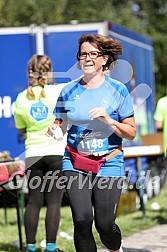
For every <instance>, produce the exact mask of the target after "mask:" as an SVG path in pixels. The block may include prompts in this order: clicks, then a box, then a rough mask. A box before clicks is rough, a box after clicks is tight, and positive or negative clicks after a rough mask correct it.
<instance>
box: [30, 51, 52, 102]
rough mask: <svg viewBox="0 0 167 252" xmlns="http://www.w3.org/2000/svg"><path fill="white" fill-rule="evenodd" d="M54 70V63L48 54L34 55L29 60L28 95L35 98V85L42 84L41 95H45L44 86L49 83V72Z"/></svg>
mask: <svg viewBox="0 0 167 252" xmlns="http://www.w3.org/2000/svg"><path fill="white" fill-rule="evenodd" d="M51 71H52V63H51V60H50V58H49V57H48V56H47V55H33V56H32V57H31V59H30V60H29V62H28V82H29V87H28V88H27V96H28V98H30V99H34V98H35V95H34V92H33V87H35V86H41V87H42V91H41V94H40V97H45V92H44V86H45V85H46V84H47V83H48V73H49V72H51ZM52 81H53V80H52Z"/></svg>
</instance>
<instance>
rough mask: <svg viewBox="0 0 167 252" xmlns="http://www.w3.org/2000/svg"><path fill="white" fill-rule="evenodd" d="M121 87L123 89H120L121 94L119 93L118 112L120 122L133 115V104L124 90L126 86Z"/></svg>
mask: <svg viewBox="0 0 167 252" xmlns="http://www.w3.org/2000/svg"><path fill="white" fill-rule="evenodd" d="M123 87H124V88H122V90H121V93H120V94H121V96H120V107H119V111H118V113H119V116H120V119H121V120H123V119H125V118H127V117H130V116H133V115H134V109H133V104H132V101H131V97H130V94H129V91H128V89H127V88H126V86H123Z"/></svg>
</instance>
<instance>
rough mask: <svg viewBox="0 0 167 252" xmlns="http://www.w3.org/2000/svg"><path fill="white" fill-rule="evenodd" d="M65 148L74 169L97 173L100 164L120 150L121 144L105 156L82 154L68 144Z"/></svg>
mask: <svg viewBox="0 0 167 252" xmlns="http://www.w3.org/2000/svg"><path fill="white" fill-rule="evenodd" d="M66 149H67V151H68V153H69V155H70V158H71V161H72V164H73V166H74V168H75V169H78V170H81V171H84V172H91V173H95V174H97V173H98V171H99V170H100V167H101V166H102V164H104V163H105V162H106V161H108V160H109V159H111V158H112V157H114V156H115V155H117V154H118V153H120V152H121V151H122V146H119V147H118V148H117V149H115V150H114V151H112V152H111V153H110V154H108V155H105V156H94V155H88V156H82V155H81V154H80V153H79V152H78V151H77V150H75V149H73V148H71V147H70V146H69V145H67V146H66Z"/></svg>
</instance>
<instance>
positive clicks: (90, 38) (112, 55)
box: [77, 33, 123, 71]
mask: <svg viewBox="0 0 167 252" xmlns="http://www.w3.org/2000/svg"><path fill="white" fill-rule="evenodd" d="M84 42H89V43H90V44H92V45H93V46H94V47H97V48H98V49H99V51H100V52H102V55H107V56H108V60H107V62H106V64H105V65H104V66H103V71H106V70H108V69H109V67H110V65H111V63H113V62H114V61H116V60H117V59H118V55H121V54H122V49H123V48H122V45H121V43H120V42H119V41H118V40H114V39H112V38H110V37H108V36H104V35H101V34H89V33H86V34H83V35H82V36H81V37H80V38H79V40H78V45H79V46H78V53H77V59H78V61H79V57H78V55H79V53H80V51H81V46H82V44H83V43H84Z"/></svg>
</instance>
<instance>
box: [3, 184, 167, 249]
mask: <svg viewBox="0 0 167 252" xmlns="http://www.w3.org/2000/svg"><path fill="white" fill-rule="evenodd" d="M166 199H167V183H166V184H165V185H164V187H163V189H162V190H161V193H160V195H159V196H157V197H154V198H153V199H151V200H149V202H147V204H146V205H145V207H146V219H145V220H143V218H142V212H141V211H136V212H135V213H132V214H128V215H124V216H119V217H118V218H117V224H118V225H119V226H120V228H121V230H122V234H123V236H124V237H126V236H129V235H131V234H133V233H135V232H138V231H140V230H143V229H148V228H151V227H153V226H156V225H159V224H164V223H167V204H166ZM154 201H156V202H157V203H159V205H160V206H161V209H160V210H156V211H153V210H152V209H151V207H150V206H151V203H152V202H154ZM44 216H45V208H42V211H41V214H40V221H39V226H38V233H37V246H38V249H39V251H42V250H41V249H40V241H41V240H43V239H45V231H44ZM7 220H8V224H7V225H6V224H5V223H4V209H3V208H0V251H1V252H5V251H11V252H14V251H15V252H16V251H17V249H16V248H14V247H13V245H12V242H13V241H15V240H18V230H17V218H16V209H15V208H8V209H7ZM61 232H65V233H67V234H68V235H70V236H72V235H73V224H72V219H71V213H70V209H69V207H68V206H62V208H61V224H60V228H59V234H58V238H57V244H58V247H59V248H61V249H62V250H64V251H66V252H74V251H75V249H74V245H73V239H71V240H68V239H67V238H63V237H61V236H60V233H61ZM22 234H23V243H24V246H25V235H24V226H22ZM94 235H95V238H96V242H97V245H98V247H101V246H102V245H101V243H100V240H99V237H98V234H97V233H96V231H95V229H94Z"/></svg>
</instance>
